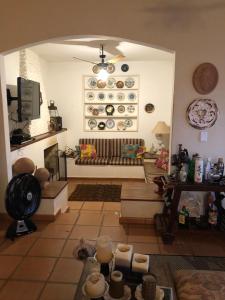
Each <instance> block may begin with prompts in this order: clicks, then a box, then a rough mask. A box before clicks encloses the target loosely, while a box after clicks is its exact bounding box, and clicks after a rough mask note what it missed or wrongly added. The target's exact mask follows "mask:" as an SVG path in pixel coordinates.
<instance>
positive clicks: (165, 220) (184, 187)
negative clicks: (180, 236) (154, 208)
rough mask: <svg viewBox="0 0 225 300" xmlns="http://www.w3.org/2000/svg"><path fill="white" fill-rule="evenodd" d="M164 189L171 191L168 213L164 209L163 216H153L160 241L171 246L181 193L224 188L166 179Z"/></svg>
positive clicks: (211, 184)
mask: <svg viewBox="0 0 225 300" xmlns="http://www.w3.org/2000/svg"><path fill="white" fill-rule="evenodd" d="M164 178H165V177H164ZM164 188H165V189H167V190H172V191H173V198H172V202H171V207H170V213H168V212H167V209H165V210H164V212H163V214H157V215H156V216H155V223H156V229H157V230H158V231H161V235H162V239H163V241H164V243H165V244H172V243H173V240H174V238H175V234H174V225H175V222H176V220H177V215H178V213H177V210H178V205H179V201H180V196H181V193H182V192H183V191H193V192H199V191H201V192H225V186H224V185H219V184H218V183H209V182H205V183H188V182H187V183H182V182H178V181H169V180H168V179H166V178H165V181H164Z"/></svg>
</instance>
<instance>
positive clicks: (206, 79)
mask: <svg viewBox="0 0 225 300" xmlns="http://www.w3.org/2000/svg"><path fill="white" fill-rule="evenodd" d="M218 79H219V74H218V71H217V68H216V67H215V66H214V65H213V64H211V63H203V64H200V65H199V66H198V67H197V68H196V69H195V71H194V74H193V77H192V82H193V86H194V88H195V89H196V91H197V92H198V93H199V94H202V95H205V94H208V93H210V92H212V91H213V90H214V88H215V87H216V85H217V82H218Z"/></svg>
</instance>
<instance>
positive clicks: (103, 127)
mask: <svg viewBox="0 0 225 300" xmlns="http://www.w3.org/2000/svg"><path fill="white" fill-rule="evenodd" d="M98 129H99V130H104V129H105V122H99V123H98Z"/></svg>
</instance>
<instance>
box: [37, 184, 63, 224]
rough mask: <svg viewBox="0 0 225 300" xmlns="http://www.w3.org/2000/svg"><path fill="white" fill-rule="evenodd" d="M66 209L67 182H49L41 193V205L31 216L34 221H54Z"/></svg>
mask: <svg viewBox="0 0 225 300" xmlns="http://www.w3.org/2000/svg"><path fill="white" fill-rule="evenodd" d="M67 209H68V183H67V181H51V182H50V183H49V185H48V186H47V187H46V188H45V189H44V190H43V191H42V197H41V204H40V206H39V208H38V210H37V212H36V213H35V215H34V216H33V219H36V220H48V221H54V220H55V218H56V216H57V215H58V214H60V213H64V212H65V211H66V210H67Z"/></svg>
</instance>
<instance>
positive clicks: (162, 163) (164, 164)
mask: <svg viewBox="0 0 225 300" xmlns="http://www.w3.org/2000/svg"><path fill="white" fill-rule="evenodd" d="M155 165H156V167H157V168H160V169H163V170H165V171H168V165H169V151H168V150H167V149H161V152H160V154H159V158H158V159H157V160H156V162H155Z"/></svg>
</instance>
